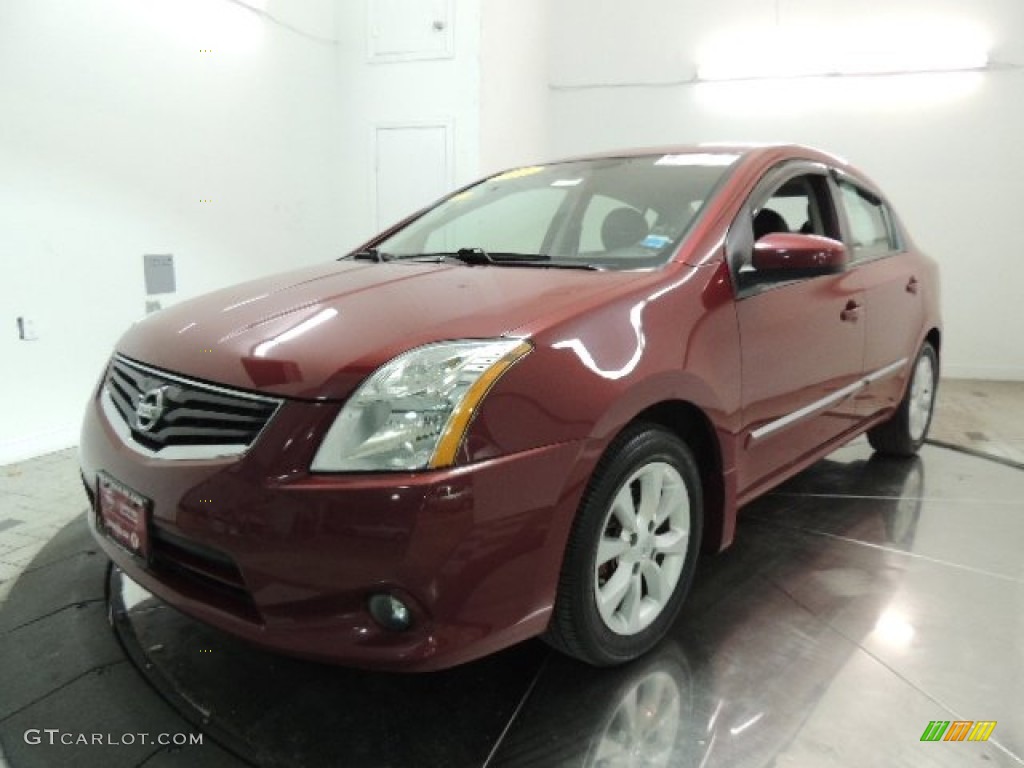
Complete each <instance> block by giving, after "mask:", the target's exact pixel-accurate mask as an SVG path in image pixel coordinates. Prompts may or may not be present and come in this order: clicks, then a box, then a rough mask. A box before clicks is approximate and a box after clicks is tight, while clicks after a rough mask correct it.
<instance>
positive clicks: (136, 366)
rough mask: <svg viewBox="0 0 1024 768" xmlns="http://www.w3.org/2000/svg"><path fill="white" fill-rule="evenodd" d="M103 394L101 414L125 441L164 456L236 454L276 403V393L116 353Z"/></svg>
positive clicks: (266, 419)
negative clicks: (186, 374) (189, 375)
mask: <svg viewBox="0 0 1024 768" xmlns="http://www.w3.org/2000/svg"><path fill="white" fill-rule="evenodd" d="M104 396H105V398H109V402H104V405H105V406H106V407H105V410H106V411H107V416H108V417H109V419H110V421H111V423H112V424H113V425H114V427H115V429H117V428H118V427H120V429H118V432H119V433H120V434H121V436H122V437H123V438H125V439H126V442H129V443H131V442H134V443H136V444H137V445H138V446H141V447H142V448H144V449H146V450H147V451H149V452H152V453H153V454H155V455H158V456H161V457H164V458H209V457H213V456H225V455H233V454H238V453H241V452H243V451H244V450H245V449H246V448H248V447H249V446H250V445H252V443H253V442H254V441H255V440H256V437H257V436H258V435H259V434H260V432H261V431H262V430H263V428H264V427H265V426H266V424H267V422H268V421H270V417H271V416H273V415H274V412H275V411H276V410H277V408H278V406H280V404H281V401H280V400H279V399H276V398H271V397H265V396H263V395H254V394H250V393H248V392H240V391H238V390H230V389H224V388H221V387H217V386H214V385H212V384H205V383H202V382H197V381H191V380H189V379H185V378H182V377H179V376H175V375H173V374H169V373H165V372H163V371H159V370H156V369H155V368H150V367H148V366H145V365H142V364H141V363H136V362H135V361H133V360H129V359H127V358H125V357H121V356H120V355H118V356H116V357H115V358H114V360H113V362H112V363H111V365H110V370H109V373H108V374H107V379H106V382H105V385H104ZM110 406H112V408H111V407H110ZM118 422H120V423H118Z"/></svg>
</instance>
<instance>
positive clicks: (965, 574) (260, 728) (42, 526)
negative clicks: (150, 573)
mask: <svg viewBox="0 0 1024 768" xmlns="http://www.w3.org/2000/svg"><path fill="white" fill-rule="evenodd" d="M933 436H934V437H935V438H937V439H939V440H942V441H946V442H949V443H959V444H961V445H964V446H966V447H968V448H970V449H974V450H982V451H987V452H990V453H992V454H995V455H997V457H1000V458H1002V459H1003V460H1006V459H1009V460H1010V464H1012V463H1013V462H1014V461H1016V462H1017V463H1020V462H1021V461H1022V460H1024V384H993V383H981V382H944V383H943V387H942V388H940V403H939V411H938V418H937V421H936V424H935V429H934V431H933ZM81 506H82V495H81V492H80V489H79V487H78V479H77V474H76V470H75V464H74V456H73V452H64V453H62V454H55V455H53V456H50V457H44V458H42V459H38V460H33V461H31V462H26V463H25V464H21V465H15V466H12V467H3V468H0V744H2V746H3V751H4V752H6V754H7V758H8V760H9V761H10V764H11V765H13V766H15V768H23V766H34V765H38V766H50V765H76V766H81V767H83V768H84V767H85V766H90V765H102V766H105V767H106V766H110V767H113V768H116V767H117V766H122V765H123V766H137V765H145V766H146V767H147V768H160V767H161V766H176V765H186V766H189V767H190V768H193V767H195V768H199V766H204V765H210V766H219V767H223V766H232V765H261V766H263V765H289V766H291V765H311V766H316V765H331V766H336V765H342V766H378V765H381V766H383V765H391V766H405V765H416V766H463V765H465V766H480V765H488V766H519V765H537V766H548V765H552V766H618V765H631V766H640V765H650V766H694V767H695V768H696V767H697V766H763V765H773V766H777V767H781V766H814V767H815V768H817V767H818V766H824V767H826V768H827V767H828V766H857V768H860V766H876V765H877V766H908V768H909V767H911V766H912V767H913V768H918V766H925V767H926V766H971V765H985V766H1022V765H1024V696H1022V692H1024V618H1022V617H1024V557H1022V556H1021V549H1022V545H1024V471H1021V470H1020V469H1015V468H1013V467H1012V466H1010V465H1009V464H1007V463H1003V464H999V463H996V462H993V461H987V460H984V459H981V458H977V457H974V456H970V455H964V454H963V453H960V452H956V451H951V450H946V449H944V448H941V447H935V446H928V447H926V448H925V450H924V451H923V452H922V456H921V458H920V460H915V461H910V462H893V461H883V460H879V459H877V458H873V457H872V456H871V453H870V452H869V450H868V448H867V446H866V443H865V442H864V441H858V442H857V443H855V444H853V445H851V446H849V447H847V448H844V449H843V450H841V451H839V452H837V453H835V454H833V455H832V456H831V457H829V458H828V459H827V460H825V461H822V462H819V463H818V464H817V465H815V466H814V467H812V468H811V469H809V470H808V471H806V472H804V473H802V474H801V475H799V476H798V477H796V478H794V479H793V480H792V481H790V482H789V483H787V484H786V485H784V486H782V487H780V488H779V489H777V491H776V492H775V493H773V494H771V495H769V496H767V497H765V498H763V499H761V500H759V501H757V502H755V503H754V504H752V505H750V506H748V507H747V508H746V509H745V510H744V511H743V513H742V515H741V519H740V525H739V529H738V532H737V539H736V542H735V545H734V547H733V548H732V549H731V550H729V551H728V552H726V553H724V554H722V555H719V556H716V557H708V558H705V559H704V560H703V561H702V563H701V566H700V568H699V571H698V575H697V580H696V582H695V586H694V590H693V593H692V595H691V598H690V600H689V602H688V604H687V606H686V608H685V610H684V612H683V614H682V616H681V617H680V619H679V622H678V623H677V624H676V626H675V627H674V630H673V632H672V634H671V636H670V637H669V639H668V640H667V641H666V642H664V643H663V644H662V645H661V646H660V647H659V648H658V649H657V650H656V651H655V652H653V653H651V654H650V655H648V656H647V657H645V658H644V659H642V660H640V661H638V662H636V663H634V664H631V665H628V666H626V667H623V668H620V669H614V670H593V669H590V668H588V667H585V666H583V665H579V664H576V663H573V662H571V661H568V660H566V659H564V658H563V657H561V656H559V655H557V654H554V653H552V652H550V651H549V650H548V649H547V648H546V646H544V645H543V644H541V643H539V642H531V643H525V644H523V645H521V646H519V647H517V648H513V649H511V650H509V651H507V652H505V653H502V654H499V655H496V656H494V657H492V658H489V659H485V660H483V661H481V662H478V663H475V664H471V665H467V666H464V667H461V668H459V669H456V670H451V671H449V672H443V673H436V674H431V675H421V676H398V675H384V674H376V673H362V672H355V671H352V670H346V669H342V668H337V667H326V666H322V665H316V664H309V663H305V662H301V661H296V660H292V659H287V658H283V657H279V656H274V655H271V654H266V653H263V652H260V651H257V650H254V649H252V648H250V647H248V646H246V645H245V644H243V643H240V642H237V641H235V640H233V639H232V638H230V637H227V636H225V635H222V634H220V633H218V632H215V631H213V630H210V629H208V628H206V627H204V626H203V625H201V624H198V623H196V622H193V621H191V620H189V619H187V618H186V617H183V616H182V615H180V614H178V613H177V612H175V611H173V610H171V609H169V608H167V607H165V606H163V605H161V604H160V603H159V602H157V601H155V600H153V599H151V598H150V597H149V596H148V595H146V593H144V592H143V591H142V590H141V589H139V588H138V587H136V586H135V585H133V584H131V583H130V582H127V581H125V580H123V579H121V577H120V576H119V575H118V574H117V573H109V572H108V570H107V568H106V561H105V560H104V559H103V558H102V557H100V556H98V555H97V553H96V548H95V547H94V545H93V544H92V542H91V539H90V538H89V535H88V532H87V531H86V529H85V526H84V520H83V518H82V515H81V513H80V512H75V510H76V509H78V510H80V509H81ZM69 520H70V522H68V521H69ZM108 598H109V602H110V605H109V609H110V613H111V614H112V618H113V619H114V627H113V630H112V629H111V627H110V625H109V624H108V621H107V619H108ZM956 720H962V721H982V720H984V721H995V722H996V726H995V728H994V729H993V731H992V734H991V737H990V738H989V740H988V741H987V742H983V743H972V742H935V743H929V742H922V741H921V736H922V734H923V732H924V731H925V729H926V727H927V726H928V724H929V723H930V722H931V721H956ZM45 728H51V729H53V728H58V729H61V730H62V732H66V733H72V734H81V733H86V734H90V735H91V734H95V733H97V732H100V733H104V734H110V735H113V736H117V735H118V734H121V733H129V732H150V733H158V732H186V731H188V732H202V733H203V735H204V736H205V741H204V743H203V745H202V746H201V747H200V746H195V747H187V748H184V749H176V748H173V747H172V748H168V747H160V746H154V745H152V744H150V745H146V744H141V743H139V742H138V741H136V743H134V744H132V745H124V744H121V745H118V746H113V747H111V746H87V747H82V746H77V745H68V746H61V745H59V744H58V745H56V746H47V745H46V744H31V743H29V742H27V741H26V738H25V735H24V734H25V732H26V730H27V729H45ZM2 763H3V758H2V757H0V764H2Z"/></svg>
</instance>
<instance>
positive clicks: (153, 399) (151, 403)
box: [135, 387, 167, 432]
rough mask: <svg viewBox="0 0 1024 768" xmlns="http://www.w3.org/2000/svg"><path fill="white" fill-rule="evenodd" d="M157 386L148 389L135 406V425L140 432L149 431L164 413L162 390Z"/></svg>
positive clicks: (163, 388) (162, 388)
mask: <svg viewBox="0 0 1024 768" xmlns="http://www.w3.org/2000/svg"><path fill="white" fill-rule="evenodd" d="M165 389H167V387H157V388H156V389H151V390H149V391H148V392H147V393H146V394H144V395H143V396H142V398H141V399H140V400H139V404H138V405H136V406H135V426H136V427H137V428H138V430H139V431H140V432H149V430H151V429H152V428H153V427H154V426H156V423H157V422H158V421H160V417H161V416H163V415H164V390H165Z"/></svg>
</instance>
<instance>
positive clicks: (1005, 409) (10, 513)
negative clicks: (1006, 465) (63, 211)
mask: <svg viewBox="0 0 1024 768" xmlns="http://www.w3.org/2000/svg"><path fill="white" fill-rule="evenodd" d="M931 436H932V438H934V439H936V440H941V441H943V442H946V443H952V444H955V445H962V446H964V447H967V448H970V449H973V450H977V451H980V452H983V453H989V454H992V455H994V456H999V457H1002V458H1007V459H1010V460H1013V461H1017V462H1019V463H1024V382H1002V381H973V380H957V379H950V380H944V381H943V382H942V384H941V386H940V387H939V402H938V405H937V408H936V416H935V423H934V424H933V427H932V433H931ZM84 510H85V494H84V493H83V492H82V488H81V481H80V480H79V476H78V465H77V460H76V453H75V449H74V448H69V449H67V450H64V451H58V452H57V453H51V454H49V455H47V456H42V457H40V458H37V459H32V460H30V461H25V462H21V463H18V464H10V465H7V466H3V467H0V603H2V602H3V601H4V600H5V599H6V597H7V594H8V593H9V592H10V590H11V587H12V585H13V584H14V581H15V579H17V577H18V576H19V575H20V574H21V573H22V572H23V571H24V570H25V569H26V568H30V567H31V562H32V558H33V557H35V555H36V553H37V552H38V551H39V550H40V549H41V548H42V546H43V545H44V544H45V543H46V542H47V541H49V540H50V539H51V538H52V537H53V536H54V534H55V533H57V531H59V530H60V529H61V528H62V527H63V526H64V525H65V524H66V523H67V522H68V521H69V520H71V519H72V518H73V517H74V516H76V515H79V514H82V513H83V512H84Z"/></svg>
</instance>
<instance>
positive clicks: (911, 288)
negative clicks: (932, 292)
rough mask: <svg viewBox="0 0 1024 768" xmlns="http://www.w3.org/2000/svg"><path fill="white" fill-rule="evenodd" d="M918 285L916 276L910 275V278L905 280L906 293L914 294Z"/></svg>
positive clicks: (919, 285)
mask: <svg viewBox="0 0 1024 768" xmlns="http://www.w3.org/2000/svg"><path fill="white" fill-rule="evenodd" d="M920 287H921V283H920V282H919V281H918V279H917V278H916V277H911V278H910V280H908V281H907V293H915V294H916V293H917V291H918V290H919V289H920Z"/></svg>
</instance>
